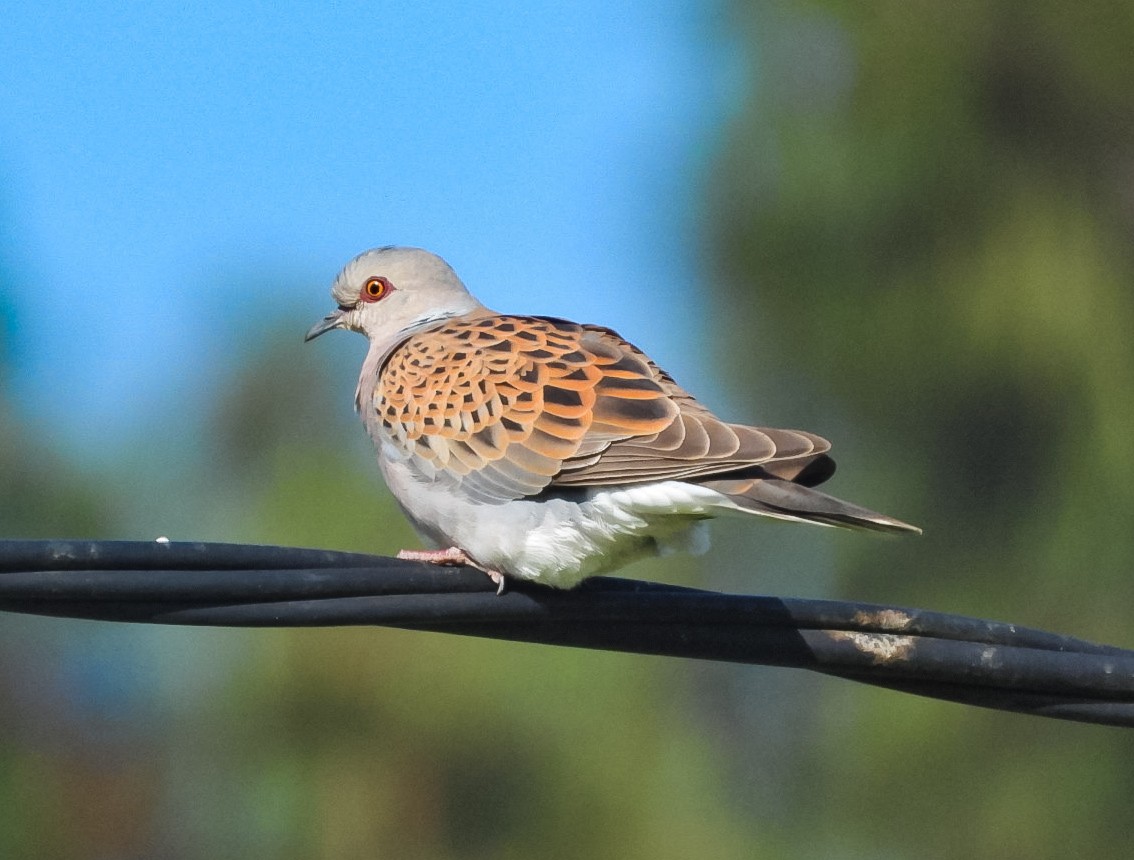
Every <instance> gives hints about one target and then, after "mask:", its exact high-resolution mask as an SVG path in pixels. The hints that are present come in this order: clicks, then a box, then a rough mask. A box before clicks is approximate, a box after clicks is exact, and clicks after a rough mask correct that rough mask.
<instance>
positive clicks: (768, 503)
mask: <svg viewBox="0 0 1134 860" xmlns="http://www.w3.org/2000/svg"><path fill="white" fill-rule="evenodd" d="M701 483H702V484H703V486H706V487H709V488H711V489H714V490H716V491H717V492H719V493H723V494H725V495H726V496H728V497H729V499H730V501H731V502H732V503H733V504H734V505H735V506H736V508H738V509H740V510H743V511H746V512H750V513H753V514H759V515H761V516H765V517H774V518H776V519H781V520H797V521H801V522H808V523H819V524H820V525H826V526H837V527H839V528H850V529H863V530H867V531H876V532H889V533H901V532H914V533H916V534H921V529H919V528H918V527H917V526H911V525H910V524H909V523H904V522H902V521H901V520H896V519H894V518H893V517H888V516H886V515H885V514H879V513H877V512H875V511H872V510H869V509H867V508H863V507H859V506H858V505H852V504H851V503H850V502H844V501H842V500H841V499H836V498H835V497H834V496H828V495H827V494H826V493H821V492H820V491H819V490H814V489H811V488H810V487H804V486H801V485H800V484H793V483H792V482H791V481H784V480H779V479H776V478H724V479H718V480H708V481H703V482H701Z"/></svg>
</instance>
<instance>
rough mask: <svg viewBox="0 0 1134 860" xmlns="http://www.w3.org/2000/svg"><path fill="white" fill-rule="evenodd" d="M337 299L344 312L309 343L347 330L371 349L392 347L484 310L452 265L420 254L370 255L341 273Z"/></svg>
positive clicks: (380, 251)
mask: <svg viewBox="0 0 1134 860" xmlns="http://www.w3.org/2000/svg"><path fill="white" fill-rule="evenodd" d="M331 296H332V298H334V300H335V304H336V305H338V307H337V308H336V309H335V310H333V311H331V313H329V314H327V316H325V317H324V318H323V319H322V320H320V321H319V322H317V323H316V324H315V325H313V326H312V327H311V328H310V329H309V330H308V332H307V336H306V338H305V340H312V339H313V338H316V337H318V336H319V335H321V334H323V333H324V332H328V331H330V330H331V329H336V328H345V329H350V330H351V331H358V332H362V333H363V334H365V335H366V336H367V337H368V338H369V339H370V342H371V344H391V343H393V342H395V341H397V340H400V339H401V338H403V337H405V336H406V335H408V334H410V333H412V332H414V331H416V330H417V329H420V328H425V327H427V326H429V325H431V324H433V323H435V322H439V321H441V320H445V319H449V318H450V317H455V316H462V315H464V314H468V313H472V312H473V311H477V310H483V309H484V305H482V304H481V303H480V302H478V301H477V300H476V299H475V298H473V296H472V295H470V294H469V291H468V290H467V289H466V288H465V285H464V284H463V283H461V279H460V278H458V277H457V273H456V272H454V271H453V270H452V269H451V268H450V267H449V264H448V263H446V262H445V261H444V260H442V259H441V258H440V257H438V256H437V255H436V254H431V253H429V252H428V251H423V250H421V249H420V248H401V247H393V246H389V247H384V248H374V249H372V250H369V251H364V252H363V253H361V254H359V255H358V256H357V257H355V258H354V259H353V260H351V261H350V262H349V263H347V264H346V266H344V267H343V270H342V271H341V272H339V275H338V277H337V278H335V282H334V284H332V285H331Z"/></svg>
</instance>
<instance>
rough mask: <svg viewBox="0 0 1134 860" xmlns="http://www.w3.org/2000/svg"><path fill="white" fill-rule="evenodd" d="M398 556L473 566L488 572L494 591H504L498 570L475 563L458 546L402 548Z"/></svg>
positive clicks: (430, 562) (410, 559)
mask: <svg viewBox="0 0 1134 860" xmlns="http://www.w3.org/2000/svg"><path fill="white" fill-rule="evenodd" d="M398 558H400V559H404V560H406V561H424V562H426V563H428V564H438V565H443V566H446V567H455V566H457V565H465V566H467V567H475V568H476V569H477V570H479V571H482V572H483V573H486V574H488V578H489V579H491V580H492V581H493V582H494V583H496V593H497V594H503V593H504V574H502V573H501V572H500V571H498V570H489V569H488V568H487V567H484V566H483V565H480V564H477V563H476V562H475V561H473V560H472V559H471V558H469V556H468V554H467V553H466V552H465V551H464V550H463V549H461V548H460V547H455V546H451V547H449V548H448V549H403V550H399V551H398Z"/></svg>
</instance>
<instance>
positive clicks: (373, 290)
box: [359, 277, 394, 302]
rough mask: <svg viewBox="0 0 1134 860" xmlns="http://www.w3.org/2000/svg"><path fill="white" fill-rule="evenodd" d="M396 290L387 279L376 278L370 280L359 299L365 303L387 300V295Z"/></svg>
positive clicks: (363, 287)
mask: <svg viewBox="0 0 1134 860" xmlns="http://www.w3.org/2000/svg"><path fill="white" fill-rule="evenodd" d="M393 288H394V286H393V284H391V283H390V282H389V281H387V280H386V279H385V278H381V277H374V278H370V279H369V280H368V281H367V282H366V283H365V284H363V286H362V293H361V294H360V295H359V298H360V299H362V300H363V301H364V302H376V301H378V300H379V299H381V298H385V296H386V294H387V293H389V292H390V290H392V289H393Z"/></svg>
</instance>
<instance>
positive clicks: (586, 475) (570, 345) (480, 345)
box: [305, 245, 921, 593]
mask: <svg viewBox="0 0 1134 860" xmlns="http://www.w3.org/2000/svg"><path fill="white" fill-rule="evenodd" d="M331 295H332V298H333V300H334V302H335V304H336V308H335V309H334V310H333V311H331V313H330V314H328V315H327V316H326V317H324V318H323V319H322V320H321V321H319V322H318V323H316V324H315V325H314V326H312V327H311V328H310V330H308V332H307V334H306V337H305V340H306V341H310V340H313V339H314V338H316V337H319V336H320V335H322V334H324V333H326V332H328V331H332V330H335V329H346V330H349V331H355V332H360V333H362V334H364V335H365V336H366V337H367V339H368V340H369V349H368V351H367V353H366V358H365V359H364V361H363V364H362V371H361V373H360V375H359V378H358V385H357V388H356V389H355V406H356V408H357V410H358V412H359V413H360V415H361V417H362V421H363V424H364V426H365V428H366V431H367V432H368V434H369V436H370V438H371V439H372V440H373V442H374V445H375V446H376V448H377V454H378V465H379V469H380V471H381V473H382V476H383V479H384V480H385V483H386V485H387V487H388V488H389V490H390V492H391V494H392V495H393V497H394V499H395V500H396V502H397V504H398V506H399V507H400V508H401V510H402V512H403V513H404V514H405V516H406V517H407V519H409V521H410V522H411V523H412V525H413V526H414V528H415V529H416V531H417V532H418V533H419V534H420V535H421V536H422V537H423V538H425V539H426V540H427V541H428V542H430V543H432V544H433V547H434V548H431V549H424V550H403V551H402V552H400V553H399V558H406V559H413V560H418V561H426V562H431V563H434V564H442V565H470V566H473V567H476V568H479V569H480V570H482V571H484V572H485V573H487V574H488V575H489V576H490V577H491V579H492V581H493V582H494V583H496V585H497V591H498V592H501V593H502V592H503V590H504V585H505V582H506V580H508V579H515V580H529V581H534V582H539V583H543V584H545V585H549V586H553V587H557V588H573V587H575V586H576V585H578V584H579V583H580V582H582V581H583V580H585V579H586V578H588V577H590V576H594V575H596V574H600V573H607V572H610V571H612V570H615V569H617V568H619V567H621V566H623V565H624V564H627V563H629V562H631V561H634V560H637V559H640V558H645V557H649V556H654V555H665V554H669V553H671V552H676V551H682V550H685V551H691V552H695V553H696V552H703V551H704V550H705V549H706V548H707V545H708V537H707V534H706V526H707V523H708V521H709V520H711V519H714V518H716V517H721V516H736V517H749V516H759V517H770V518H772V519H777V520H788V521H795V522H806V523H816V524H820V525H825V526H836V527H843V528H850V529H860V530H869V531H876V532H893V533H901V532H913V533H920V531H921V530H920V529H919V528H917V527H916V526H912V525H909V524H908V523H904V522H902V521H901V520H897V519H894V518H893V517H889V516H885V515H883V514H879V513H876V512H874V511H871V510H868V509H866V508H863V507H859V506H858V505H854V504H851V503H849V502H844V501H841V500H839V499H836V498H834V497H833V496H829V495H826V494H825V493H823V492H820V491H819V490H816V489H814V487H815V486H816V485H818V484H820V483H822V482H823V481H825V480H827V479H828V478H829V477H831V475H832V473H833V472H834V469H835V464H834V460H833V459H831V456H830V454H829V453H828V452H829V451H830V448H831V444H830V442H828V441H827V440H826V439H824V438H823V437H822V436H818V435H816V434H814V433H809V432H806V431H803V430H783V429H775V428H768V427H753V426H747V425H744V424H735V423H729V422H726V421H724V420H722V419H720V418H718V417H717V416H716V415H714V414H713V412H711V411H710V410H709V409H708V408H707V407H705V406H704V405H702V404H701V403H700V402H698V401H697V400H696V399H695V398H694V397H693V396H692V395H691V394H689V393H688V392H687V391H685V389H683V388H682V387H681V386H680V385H678V384H677V382H675V381H674V379H673V377H671V376H670V375H669V374H668V373H666V372H665V371H664V370H662V369H661V368H660V367H659V366H658V365H657V364H656V363H654V361H652V360H651V359H650V358H649V357H648V356H647V355H646V354H645V353H644V352H642V351H641V350H640V349H638V347H636V346H634V345H633V344H631V343H630V342H629V341H627V340H625V339H624V338H622V337H621V336H620V335H619V334H618V333H616V332H615V331H613V330H612V329H609V328H604V327H602V326H598V325H590V324H580V323H575V322H570V321H568V320H564V319H559V318H556V317H550V316H526V315H519V314H507V313H497V312H496V311H493V310H490V309H489V308H487V307H485V306H484V305H483V304H481V303H480V301H478V300H477V299H476V298H475V297H474V296H473V295H472V293H470V292H469V290H468V289H467V288H466V287H465V285H464V283H462V281H461V279H460V278H459V277H458V276H457V274H456V272H455V271H454V270H453V269H452V267H450V266H449V264H448V263H446V262H445V261H444V260H443V259H442V258H441V257H439V256H437V255H436V254H433V253H430V252H429V251H426V250H423V249H421V248H413V247H404V246H395V245H388V246H383V247H378V248H373V249H371V250H368V251H365V252H363V253H362V254H359V255H358V256H357V257H355V258H354V259H353V260H351V261H350V262H349V263H347V264H346V266H345V267H343V269H342V271H341V272H340V273H339V274H338V276H337V277H336V278H335V280H334V282H333V284H332V287H331Z"/></svg>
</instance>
